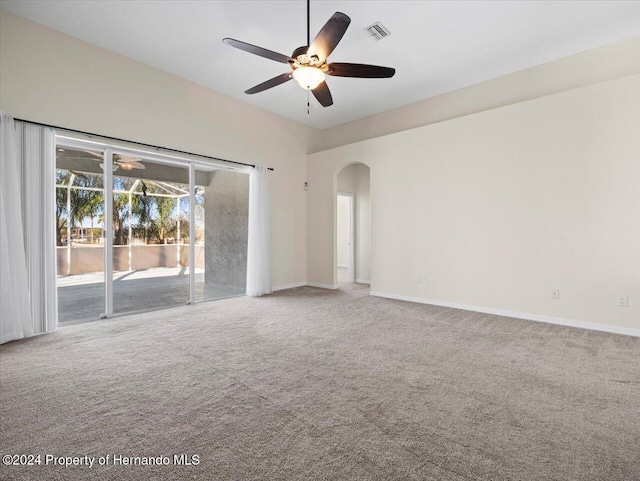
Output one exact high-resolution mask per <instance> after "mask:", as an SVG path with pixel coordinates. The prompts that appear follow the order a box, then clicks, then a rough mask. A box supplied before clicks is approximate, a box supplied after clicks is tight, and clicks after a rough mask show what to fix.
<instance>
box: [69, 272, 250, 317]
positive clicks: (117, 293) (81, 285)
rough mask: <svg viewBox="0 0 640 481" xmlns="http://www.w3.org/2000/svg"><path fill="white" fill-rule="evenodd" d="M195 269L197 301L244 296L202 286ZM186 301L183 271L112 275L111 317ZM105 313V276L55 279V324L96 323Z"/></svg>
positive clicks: (224, 288) (240, 291) (228, 289)
mask: <svg viewBox="0 0 640 481" xmlns="http://www.w3.org/2000/svg"><path fill="white" fill-rule="evenodd" d="M204 277H205V273H204V269H196V286H195V291H196V301H203V300H212V299H223V298H226V297H234V296H241V295H244V293H245V290H244V289H240V288H237V287H228V286H221V285H216V284H213V283H205V282H204ZM188 300H189V270H188V269H187V268H185V267H156V268H151V269H142V270H133V271H121V272H114V274H113V311H114V314H123V313H129V312H137V311H146V310H152V309H163V308H166V307H172V306H178V305H183V304H186V303H187V301H188ZM103 312H104V274H103V273H102V272H97V273H91V274H78V275H69V276H58V323H65V322H70V321H83V320H92V319H99V318H100V315H101V314H102V313H103Z"/></svg>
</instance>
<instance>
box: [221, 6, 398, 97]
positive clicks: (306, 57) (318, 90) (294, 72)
mask: <svg viewBox="0 0 640 481" xmlns="http://www.w3.org/2000/svg"><path fill="white" fill-rule="evenodd" d="M349 23H351V19H350V18H349V17H348V16H347V15H345V14H344V13H341V12H336V13H334V14H333V15H332V16H331V18H330V19H329V21H328V22H327V23H325V24H324V26H323V27H322V28H321V29H320V32H318V34H317V35H316V38H314V39H313V42H309V39H310V35H309V0H307V45H303V46H302V47H298V48H297V49H295V50H294V51H293V53H292V54H291V57H288V56H287V55H283V54H281V53H277V52H273V51H271V50H267V49H265V48H262V47H257V46H256V45H251V44H249V43H246V42H241V41H240V40H235V39H233V38H225V39H223V40H222V41H223V42H224V43H225V44H227V45H231V46H232V47H235V48H239V49H240V50H244V51H245V52H249V53H252V54H254V55H259V56H260V57H264V58H268V59H270V60H275V61H276V62H280V63H285V64H289V67H290V68H291V71H289V72H287V73H283V74H281V75H278V76H277V77H274V78H272V79H269V80H267V81H266V82H262V83H261V84H258V85H256V86H255V87H252V88H250V89H249V90H245V92H244V93H246V94H249V95H251V94H256V93H258V92H262V91H264V90H267V89H270V88H272V87H276V86H278V85H280V84H283V83H285V82H288V81H289V80H291V79H292V78H294V79H296V80H297V81H298V83H299V84H300V86H301V87H302V88H304V89H307V90H310V91H311V92H312V93H313V95H314V97H315V98H316V99H318V102H320V104H321V105H322V106H323V107H329V106H330V105H333V98H332V97H331V91H330V90H329V87H328V86H327V83H326V82H325V74H327V75H331V76H334V77H359V78H390V77H393V76H394V74H395V73H396V70H395V69H394V68H389V67H380V66H377V65H365V64H358V63H340V62H333V63H327V57H329V55H330V54H331V52H333V50H334V49H335V48H336V46H337V45H338V43H339V42H340V40H341V39H342V37H343V36H344V34H345V32H346V31H347V27H349Z"/></svg>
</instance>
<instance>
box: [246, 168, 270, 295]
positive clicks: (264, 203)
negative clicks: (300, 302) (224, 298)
mask: <svg viewBox="0 0 640 481" xmlns="http://www.w3.org/2000/svg"><path fill="white" fill-rule="evenodd" d="M270 215H271V214H270V210H269V171H268V170H267V167H265V166H264V165H256V166H255V167H254V168H253V169H252V170H251V174H250V178H249V239H248V246H247V295H249V296H252V297H258V296H262V295H264V294H271V251H270V249H271V223H270Z"/></svg>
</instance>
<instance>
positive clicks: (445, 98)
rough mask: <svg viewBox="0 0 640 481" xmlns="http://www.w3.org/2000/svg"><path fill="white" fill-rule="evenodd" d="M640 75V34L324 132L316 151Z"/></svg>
mask: <svg viewBox="0 0 640 481" xmlns="http://www.w3.org/2000/svg"><path fill="white" fill-rule="evenodd" d="M636 73H640V37H633V38H629V39H626V40H622V41H620V42H615V43H612V44H610V45H605V46H603V47H599V48H595V49H592V50H587V51H585V52H581V53H578V54H575V55H571V56H569V57H565V58H562V59H559V60H556V61H554V62H548V63H545V64H542V65H537V66H535V67H531V68H528V69H525V70H521V71H518V72H514V73H512V74H509V75H504V76H502V77H499V78H495V79H492V80H488V81H486V82H482V83H479V84H476V85H472V86H470V87H465V88H462V89H459V90H454V91H452V92H448V93H445V94H442V95H438V96H436V97H432V98H429V99H426V100H423V101H421V102H415V103H413V104H409V105H406V106H404V107H400V108H397V109H394V110H390V111H387V112H382V113H380V114H377V115H372V116H371V117H366V118H364V119H360V120H355V121H353V122H349V123H347V124H344V125H339V126H337V127H332V128H330V129H327V130H324V131H322V132H321V133H320V135H318V136H317V138H316V140H315V141H314V143H313V144H312V145H311V146H310V148H311V150H310V152H319V151H322V150H327V149H331V148H334V147H339V146H341V145H347V144H352V143H354V142H360V141H362V140H367V139H373V138H376V137H381V136H383V135H388V134H392V133H396V132H402V131H404V130H409V129H413V128H416V127H421V126H424V125H429V124H434V123H437V122H442V121H445V120H450V119H454V118H457V117H463V116H465V115H470V114H475V113H478V112H483V111H485V110H491V109H495V108H498V107H504V106H506V105H511V104H515V103H518V102H523V101H526V100H531V99H535V98H539V97H544V96H547V95H552V94H555V93H559V92H565V91H568V90H572V89H576V88H580V87H584V86H587V85H592V84H595V83H598V82H604V81H606V80H613V79H617V78H621V77H625V76H628V75H632V74H636Z"/></svg>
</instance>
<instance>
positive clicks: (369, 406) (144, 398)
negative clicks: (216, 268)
mask: <svg viewBox="0 0 640 481" xmlns="http://www.w3.org/2000/svg"><path fill="white" fill-rule="evenodd" d="M367 294H368V291H367V289H366V288H365V287H355V286H352V287H345V288H343V289H341V290H338V291H326V290H321V289H315V288H299V289H293V290H289V291H282V292H279V293H276V294H274V295H272V296H270V297H265V298H260V299H251V298H246V297H240V298H234V299H228V300H223V301H217V302H210V303H203V304H199V305H196V306H184V307H178V308H175V309H170V310H166V311H164V312H155V313H145V314H140V315H136V316H129V317H122V318H118V319H112V320H107V321H99V322H93V323H87V324H82V325H77V326H70V327H66V328H63V329H60V330H59V331H57V332H56V333H53V334H50V335H45V336H40V337H37V338H32V339H29V340H26V341H18V342H12V343H9V344H7V345H4V346H2V347H1V348H0V382H1V384H0V387H1V390H0V393H1V394H0V400H1V411H0V416H1V417H0V423H1V427H0V430H1V431H0V435H1V438H0V441H1V443H0V446H1V447H0V449H1V451H2V452H1V453H0V454H2V455H4V454H8V453H15V454H26V453H39V454H41V455H43V456H44V455H45V454H53V455H57V456H80V455H90V456H106V455H111V456H113V455H114V454H117V455H123V456H160V455H166V456H172V455H173V454H186V455H189V456H191V455H198V456H199V459H200V464H199V465H197V466H176V465H171V466H154V467H144V466H136V467H131V466H113V465H109V466H106V467H95V466H94V467H93V468H91V469H89V468H87V467H69V468H64V467H55V466H31V467H6V466H2V467H1V468H0V478H2V479H38V480H44V479H59V480H68V479H91V478H94V477H95V478H98V477H99V478H100V479H114V480H120V479H143V480H144V479H167V480H168V479H199V480H253V479H265V480H289V479H292V480H315V479H326V480H355V479H361V480H394V479H433V480H469V479H483V480H485V479H486V480H507V479H512V480H551V479H558V480H580V481H586V480H638V479H640V456H639V452H640V449H639V448H640V339H638V338H632V337H625V336H617V335H612V334H605V333H598V332H593V331H585V330H579V329H573V328H566V327H560V326H552V325H546V324H540V323H534V322H528V321H522V320H516V319H507V318H501V317H497V316H491V315H485V314H478V313H472V312H466V311H460V310H455V309H448V308H442V307H434V306H425V305H418V304H411V303H406V302H400V301H392V300H387V299H379V298H373V297H369V296H368V295H367Z"/></svg>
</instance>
